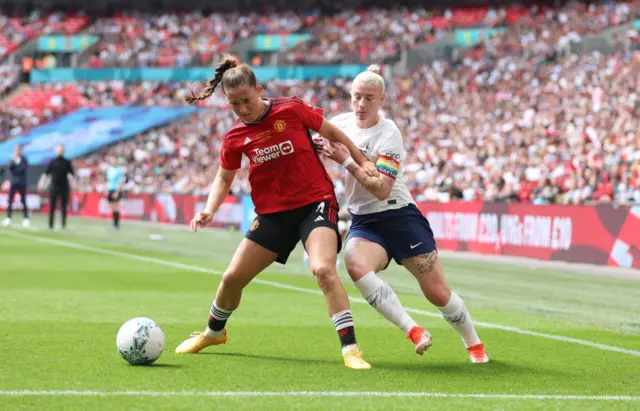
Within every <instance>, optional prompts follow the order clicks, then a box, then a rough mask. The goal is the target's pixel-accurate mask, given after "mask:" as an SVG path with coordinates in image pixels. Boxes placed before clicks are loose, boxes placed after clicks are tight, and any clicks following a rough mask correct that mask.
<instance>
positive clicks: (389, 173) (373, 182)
mask: <svg viewBox="0 0 640 411" xmlns="http://www.w3.org/2000/svg"><path fill="white" fill-rule="evenodd" d="M322 151H323V153H324V154H325V155H327V156H328V157H329V158H331V159H332V160H334V161H335V162H337V163H340V164H343V165H344V166H345V168H346V169H347V171H348V172H349V173H351V175H352V176H353V177H354V178H355V179H356V180H357V181H358V182H359V183H360V184H361V185H362V186H363V187H364V188H365V189H367V191H369V192H370V193H371V194H373V195H374V196H376V198H377V199H378V200H386V199H387V198H388V197H389V194H391V189H392V188H393V184H394V183H395V181H396V176H397V174H398V169H399V167H400V164H399V162H398V161H397V160H395V159H393V158H391V157H388V156H380V157H378V161H377V162H376V165H375V167H376V169H377V176H372V175H370V174H368V173H367V172H366V171H365V170H364V169H363V168H362V167H361V166H360V165H358V164H357V163H356V162H355V161H354V160H353V159H352V158H351V157H350V156H349V150H347V148H346V147H345V146H344V145H342V144H340V143H337V142H331V143H329V144H325V145H324V146H323V148H322Z"/></svg>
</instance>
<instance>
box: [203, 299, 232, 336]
mask: <svg viewBox="0 0 640 411" xmlns="http://www.w3.org/2000/svg"><path fill="white" fill-rule="evenodd" d="M231 313H232V311H227V310H225V309H223V308H220V307H218V306H217V305H216V303H215V301H214V302H213V304H211V313H210V314H209V322H208V323H207V331H206V332H207V334H208V335H209V337H211V338H218V337H219V336H220V335H221V334H222V331H223V330H224V326H225V325H226V324H227V320H228V319H229V316H230V315H231Z"/></svg>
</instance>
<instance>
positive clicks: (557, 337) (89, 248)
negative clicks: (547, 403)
mask: <svg viewBox="0 0 640 411" xmlns="http://www.w3.org/2000/svg"><path fill="white" fill-rule="evenodd" d="M0 233H2V234H5V235H10V236H13V237H19V238H25V239H28V240H32V241H38V242H41V243H47V244H52V245H57V246H62V247H68V248H75V249H77V250H84V251H91V252H94V253H98V254H105V255H112V256H116V257H122V258H128V259H130V260H136V261H144V262H148V263H154V264H160V265H165V266H169V267H175V268H179V269H182V270H190V271H197V272H200V273H205V274H214V275H222V271H219V270H212V269H209V268H204V267H198V266H195V265H189V264H183V263H178V262H174V261H168V260H162V259H160V258H154V257H145V256H142V255H137V254H130V253H123V252H120V251H113V250H106V249H102V248H97V247H92V246H88V245H82V244H78V243H73V242H69V241H63V240H56V239H52V238H45V237H38V236H33V235H29V234H24V233H17V232H13V231H6V230H2V231H0ZM252 282H253V283H257V284H263V285H268V286H271V287H275V288H282V289H285V290H292V291H299V292H303V293H308V294H314V295H322V292H321V291H319V290H311V289H309V288H303V287H296V286H294V285H287V284H282V283H278V282H275V281H267V280H261V279H259V278H256V279H254V280H253V281H252ZM349 300H351V301H353V302H356V303H360V304H367V305H368V304H369V303H367V301H366V300H364V299H362V298H354V297H349ZM406 310H407V311H408V312H410V313H414V314H420V315H425V316H428V317H438V318H440V314H436V313H432V312H429V311H424V310H418V309H415V308H409V307H407V308H406ZM474 324H475V325H478V326H480V327H484V328H493V329H496V330H502V331H508V332H512V333H515V334H521V335H530V336H532V337H540V338H546V339H549V340H556V341H563V342H567V343H572V344H578V345H583V346H586V347H591V348H598V349H600V350H604V351H612V352H617V353H621V354H626V355H632V356H635V357H640V351H636V350H630V349H627V348H621V347H616V346H613V345H607V344H600V343H596V342H593V341H587V340H581V339H578V338H572V337H565V336H562V335H555V334H546V333H540V332H536V331H529V330H523V329H521V328H517V327H510V326H507V325H502V324H493V323H486V322H482V321H474Z"/></svg>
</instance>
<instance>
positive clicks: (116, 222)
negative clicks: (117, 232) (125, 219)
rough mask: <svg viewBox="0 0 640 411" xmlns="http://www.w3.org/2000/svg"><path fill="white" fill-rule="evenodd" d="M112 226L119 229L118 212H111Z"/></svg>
mask: <svg viewBox="0 0 640 411" xmlns="http://www.w3.org/2000/svg"><path fill="white" fill-rule="evenodd" d="M113 226H114V227H116V228H117V227H120V211H114V212H113Z"/></svg>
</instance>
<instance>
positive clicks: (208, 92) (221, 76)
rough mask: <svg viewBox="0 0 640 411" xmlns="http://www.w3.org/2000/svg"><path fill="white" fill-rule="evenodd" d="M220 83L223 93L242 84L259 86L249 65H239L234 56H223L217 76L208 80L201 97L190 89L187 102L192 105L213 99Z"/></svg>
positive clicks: (217, 68) (217, 69)
mask: <svg viewBox="0 0 640 411" xmlns="http://www.w3.org/2000/svg"><path fill="white" fill-rule="evenodd" d="M220 83H222V91H223V92H224V89H226V88H233V87H238V86H240V85H242V84H247V85H249V86H251V87H256V86H257V85H258V82H257V80H256V75H255V73H254V72H253V70H251V68H250V67H249V66H248V65H246V64H240V65H238V63H237V62H236V59H235V58H234V57H233V56H232V55H230V54H225V55H223V56H222V62H221V63H220V64H219V65H218V67H216V75H215V76H214V77H213V78H212V79H209V80H207V82H206V85H205V87H204V89H203V90H202V91H201V92H200V95H198V96H196V95H195V94H194V93H193V90H191V89H190V90H189V91H191V95H190V96H187V97H185V100H186V102H187V103H189V104H191V103H193V102H194V101H198V100H205V99H207V98H209V97H211V96H212V95H213V92H214V91H215V89H216V87H217V86H218V84H220Z"/></svg>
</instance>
